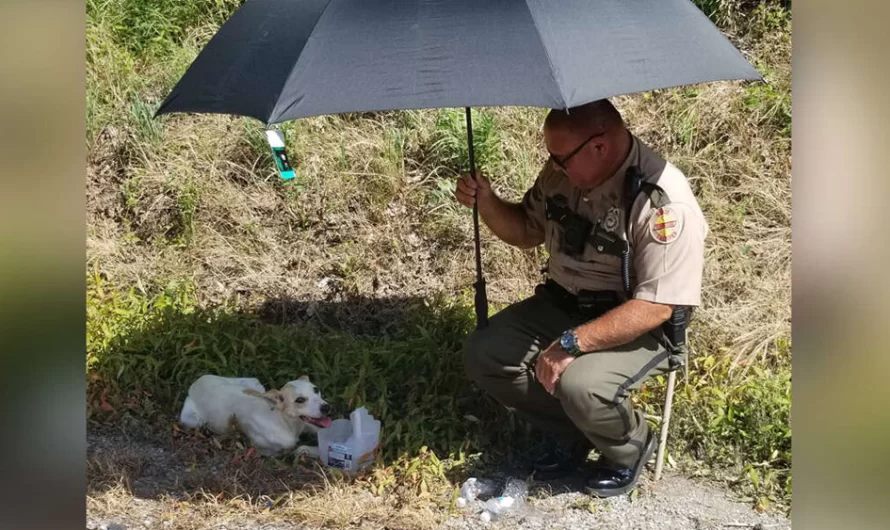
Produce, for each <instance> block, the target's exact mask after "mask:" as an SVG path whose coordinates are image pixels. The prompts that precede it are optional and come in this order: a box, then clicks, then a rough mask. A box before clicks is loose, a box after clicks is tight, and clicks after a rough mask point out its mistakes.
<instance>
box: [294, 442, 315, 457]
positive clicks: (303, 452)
mask: <svg viewBox="0 0 890 530" xmlns="http://www.w3.org/2000/svg"><path fill="white" fill-rule="evenodd" d="M294 455H295V456H296V457H297V458H300V457H303V456H305V457H308V458H313V459H315V460H318V459H319V458H320V454H319V452H318V447H316V446H312V445H301V446H299V447H297V449H296V450H295V451H294Z"/></svg>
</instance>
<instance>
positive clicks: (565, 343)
mask: <svg viewBox="0 0 890 530" xmlns="http://www.w3.org/2000/svg"><path fill="white" fill-rule="evenodd" d="M559 345H560V346H562V349H564V350H565V351H566V352H568V354H569V355H571V356H572V357H577V356H578V355H579V354H580V353H581V348H579V347H578V335H576V334H575V330H574V329H570V330H567V331H566V332H565V333H563V334H562V336H560V337H559Z"/></svg>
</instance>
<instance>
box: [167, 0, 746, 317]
mask: <svg viewBox="0 0 890 530" xmlns="http://www.w3.org/2000/svg"><path fill="white" fill-rule="evenodd" d="M723 79H762V78H761V76H760V74H758V73H757V71H756V70H755V69H754V68H753V67H752V66H751V65H750V64H749V63H748V62H747V61H746V60H745V59H744V57H742V55H741V54H740V53H739V52H738V50H736V49H735V47H733V45H732V44H731V43H730V42H729V41H728V40H727V39H726V38H725V37H724V36H723V35H722V34H721V33H720V31H719V30H718V29H717V28H716V27H715V26H714V25H713V24H712V23H711V22H710V20H708V18H707V17H705V15H704V14H702V12H701V11H700V10H699V9H698V8H697V7H695V5H693V4H692V3H691V2H690V1H689V0H551V1H545V0H387V1H384V0H380V1H373V0H248V1H247V2H246V3H245V4H244V5H243V6H241V7H240V8H239V9H238V11H236V12H235V14H234V15H232V17H231V18H230V19H229V20H228V21H227V22H226V23H225V24H224V25H223V27H222V28H221V29H220V30H219V32H218V33H217V34H216V35H215V36H214V37H213V39H211V41H210V42H209V43H208V44H207V46H206V47H205V48H204V50H203V51H202V52H201V53H200V54H199V55H198V57H197V58H196V59H195V61H194V63H193V64H192V65H191V66H190V67H189V69H188V71H187V72H186V73H185V75H184V76H183V77H182V79H181V80H180V81H179V83H178V84H177V85H176V87H175V88H174V89H173V91H172V92H171V93H170V95H169V96H168V97H167V99H166V100H165V101H164V103H163V104H162V105H161V107H160V109H159V110H158V114H164V113H169V112H209V113H222V114H237V115H242V116H250V117H253V118H256V119H258V120H260V121H262V122H263V123H265V124H267V125H270V124H274V123H280V122H283V121H288V120H292V119H295V118H303V117H308V116H317V115H322V114H337V113H344V112H365V111H379V110H396V109H420V108H436V107H465V108H466V116H467V135H468V140H469V147H470V149H469V154H470V172H471V174H475V160H474V156H473V140H472V122H471V114H470V107H473V106H501V105H523V106H536V107H545V108H570V107H574V106H577V105H581V104H584V103H589V102H591V101H594V100H597V99H602V98H607V97H610V96H615V95H619V94H628V93H634V92H642V91H647V90H654V89H658V88H666V87H672V86H680V85H687V84H692V83H700V82H706V81H716V80H723ZM473 220H474V230H475V239H476V284H475V286H476V316H477V324H478V325H479V326H483V325H484V324H485V322H486V321H487V301H486V298H485V281H484V278H483V276H482V261H481V255H480V247H479V213H478V210H477V209H475V208H474V210H473Z"/></svg>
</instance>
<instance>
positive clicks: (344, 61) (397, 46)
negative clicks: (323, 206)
mask: <svg viewBox="0 0 890 530" xmlns="http://www.w3.org/2000/svg"><path fill="white" fill-rule="evenodd" d="M722 79H761V76H760V74H758V73H757V71H756V70H755V69H754V68H753V67H752V66H751V65H750V64H749V63H748V62H747V61H746V60H745V59H744V57H742V55H741V53H739V52H738V50H736V49H735V47H734V46H733V45H732V44H731V43H730V42H729V41H728V40H727V39H726V37H724V36H723V34H722V33H720V31H719V30H718V29H717V28H716V27H715V26H714V25H713V24H712V23H711V22H710V20H708V18H707V17H706V16H705V15H704V14H703V13H702V12H701V11H700V10H699V9H698V8H697V7H695V5H693V4H692V3H691V2H690V1H689V0H558V1H547V0H484V1H482V0H387V1H373V0H248V1H247V2H246V3H245V4H244V5H243V6H241V7H240V8H239V9H238V10H237V11H236V12H235V14H234V15H233V16H232V17H231V18H230V19H229V20H228V21H227V22H226V23H225V25H223V27H222V28H221V29H220V30H219V32H218V33H217V34H216V35H215V36H214V37H213V39H212V40H211V41H210V42H209V43H208V44H207V46H206V47H205V48H204V50H203V51H202V52H201V53H200V54H199V55H198V57H197V59H196V60H195V61H194V63H193V64H192V65H191V67H190V68H189V69H188V71H187V72H186V74H185V75H184V76H183V78H182V79H181V80H180V81H179V83H178V84H177V85H176V87H175V88H174V89H173V91H172V92H171V93H170V95H169V96H168V97H167V99H166V100H165V101H164V103H163V104H162V105H161V107H160V109H159V111H158V113H159V114H164V113H169V112H209V113H222V114H237V115H243V116H250V117H253V118H256V119H258V120H260V121H262V122H263V123H266V124H272V123H279V122H283V121H287V120H291V119H295V118H302V117H307V116H316V115H321V114H337V113H343V112H362V111H377V110H394V109H418V108H435V107H472V106H499V105H522V106H538V107H546V108H569V107H574V106H577V105H581V104H584V103H588V102H590V101H594V100H597V99H602V98H606V97H610V96H615V95H619V94H628V93H633V92H641V91H646V90H653V89H657V88H666V87H672V86H679V85H686V84H692V83H700V82H705V81H716V80H722Z"/></svg>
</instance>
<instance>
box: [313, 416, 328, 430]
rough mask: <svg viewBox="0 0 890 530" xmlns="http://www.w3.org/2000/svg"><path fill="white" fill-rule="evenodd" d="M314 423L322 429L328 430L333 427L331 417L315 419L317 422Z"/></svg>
mask: <svg viewBox="0 0 890 530" xmlns="http://www.w3.org/2000/svg"><path fill="white" fill-rule="evenodd" d="M312 423H314V424H316V425H318V426H319V427H321V428H322V429H327V428H328V427H330V426H331V417H330V416H325V417H323V418H315V420H314V421H313V422H312Z"/></svg>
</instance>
